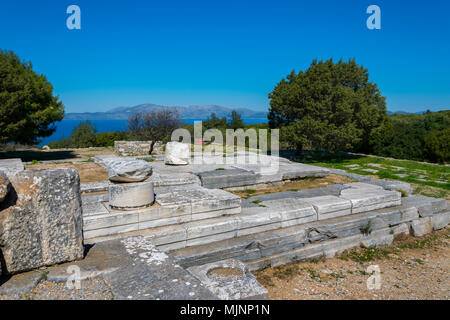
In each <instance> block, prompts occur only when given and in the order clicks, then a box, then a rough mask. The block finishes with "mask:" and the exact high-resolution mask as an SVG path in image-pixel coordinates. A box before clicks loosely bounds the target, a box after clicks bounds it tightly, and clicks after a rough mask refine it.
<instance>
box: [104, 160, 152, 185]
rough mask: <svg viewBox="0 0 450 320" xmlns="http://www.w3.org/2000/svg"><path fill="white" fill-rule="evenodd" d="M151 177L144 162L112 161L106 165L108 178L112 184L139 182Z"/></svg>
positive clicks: (150, 169) (149, 167) (148, 168)
mask: <svg viewBox="0 0 450 320" xmlns="http://www.w3.org/2000/svg"><path fill="white" fill-rule="evenodd" d="M151 175H152V166H151V165H150V163H148V162H147V161H145V160H113V161H110V162H109V163H108V177H109V180H110V181H113V182H141V181H144V180H146V179H147V178H148V177H150V176H151Z"/></svg>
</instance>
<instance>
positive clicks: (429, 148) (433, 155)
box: [425, 128, 450, 163]
mask: <svg viewBox="0 0 450 320" xmlns="http://www.w3.org/2000/svg"><path fill="white" fill-rule="evenodd" d="M425 150H426V152H427V156H428V159H429V160H431V161H434V162H441V163H443V162H448V161H449V160H450V128H446V129H444V130H440V131H432V132H430V133H429V134H428V135H426V136H425Z"/></svg>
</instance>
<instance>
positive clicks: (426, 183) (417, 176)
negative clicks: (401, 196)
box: [291, 152, 450, 198]
mask: <svg viewBox="0 0 450 320" xmlns="http://www.w3.org/2000/svg"><path fill="white" fill-rule="evenodd" d="M291 160H294V161H297V162H302V163H308V164H313V165H317V166H321V167H328V168H335V169H341V170H345V171H347V172H351V173H356V174H361V175H370V176H376V177H377V178H379V179H389V180H399V181H405V182H408V183H411V184H414V185H416V190H418V191H416V193H417V194H423V195H428V196H434V197H441V198H449V197H450V183H449V178H450V167H449V166H445V165H439V164H431V163H423V162H417V161H412V160H397V159H390V158H389V159H388V158H382V157H375V156H362V155H355V154H348V153H337V154H326V153H317V152H315V153H313V152H309V153H303V154H302V155H301V156H291ZM374 164H375V166H374ZM349 166H350V167H349ZM366 169H373V170H377V172H376V173H374V172H368V171H365V170H366ZM399 175H400V176H399Z"/></svg>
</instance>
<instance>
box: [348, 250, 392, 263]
mask: <svg viewBox="0 0 450 320" xmlns="http://www.w3.org/2000/svg"><path fill="white" fill-rule="evenodd" d="M393 253H395V250H394V249H393V248H391V247H385V248H378V247H371V248H362V249H353V250H350V251H346V252H344V253H342V254H341V255H340V256H339V258H340V259H342V260H348V259H350V260H352V261H355V262H359V263H364V262H369V261H374V260H378V259H389V258H391V256H390V255H391V254H393Z"/></svg>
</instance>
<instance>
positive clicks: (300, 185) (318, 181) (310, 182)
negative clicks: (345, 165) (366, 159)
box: [230, 174, 354, 198]
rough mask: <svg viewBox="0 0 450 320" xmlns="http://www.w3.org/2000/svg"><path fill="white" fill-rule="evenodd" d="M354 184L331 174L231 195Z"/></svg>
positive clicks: (241, 195)
mask: <svg viewBox="0 0 450 320" xmlns="http://www.w3.org/2000/svg"><path fill="white" fill-rule="evenodd" d="M350 182H354V180H353V179H350V178H348V177H344V176H340V175H336V174H330V175H328V176H326V177H323V178H305V179H297V180H286V181H285V182H284V183H283V184H282V185H280V186H274V187H269V188H261V189H256V190H253V189H249V190H242V191H241V190H240V191H230V192H231V193H234V194H235V195H238V196H240V197H244V198H245V197H248V196H249V195H252V196H257V195H260V194H266V193H275V192H282V191H298V190H305V189H313V188H323V187H327V186H330V185H333V184H343V183H350Z"/></svg>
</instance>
